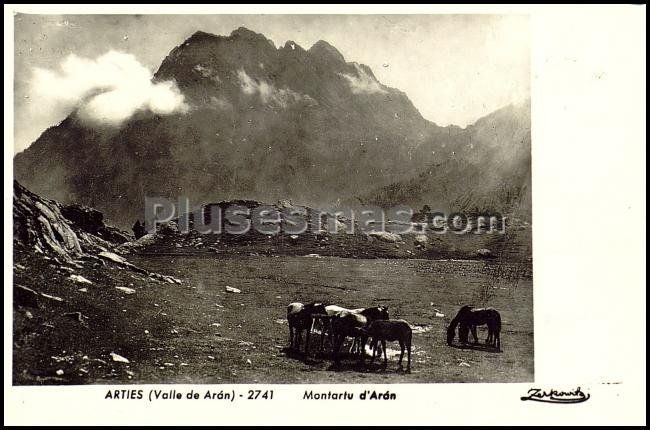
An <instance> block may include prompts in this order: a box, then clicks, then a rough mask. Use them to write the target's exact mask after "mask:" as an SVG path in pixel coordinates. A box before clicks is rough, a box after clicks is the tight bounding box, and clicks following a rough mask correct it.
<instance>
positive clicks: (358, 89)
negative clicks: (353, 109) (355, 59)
mask: <svg viewBox="0 0 650 430" xmlns="http://www.w3.org/2000/svg"><path fill="white" fill-rule="evenodd" d="M354 68H355V69H356V71H357V75H358V76H354V75H347V74H345V73H339V75H341V76H343V77H344V78H345V79H347V80H348V83H349V84H350V89H351V90H352V92H353V93H354V94H361V93H366V94H374V93H385V92H386V90H385V89H383V88H382V87H381V85H380V84H379V82H377V81H376V80H375V79H374V78H373V77H372V76H370V75H369V74H368V73H366V71H365V70H363V69H362V68H361V67H360V66H359V65H358V64H357V63H354Z"/></svg>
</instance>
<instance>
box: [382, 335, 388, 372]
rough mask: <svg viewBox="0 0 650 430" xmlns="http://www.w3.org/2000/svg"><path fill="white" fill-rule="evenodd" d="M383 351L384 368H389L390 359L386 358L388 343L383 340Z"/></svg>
mask: <svg viewBox="0 0 650 430" xmlns="http://www.w3.org/2000/svg"><path fill="white" fill-rule="evenodd" d="M381 349H383V350H384V367H385V366H388V357H387V356H386V341H385V340H383V339H382V341H381Z"/></svg>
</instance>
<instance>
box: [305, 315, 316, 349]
mask: <svg viewBox="0 0 650 430" xmlns="http://www.w3.org/2000/svg"><path fill="white" fill-rule="evenodd" d="M313 326H314V320H312V321H311V322H310V323H309V325H308V326H307V336H306V339H305V356H307V357H309V336H311V329H312V327H313Z"/></svg>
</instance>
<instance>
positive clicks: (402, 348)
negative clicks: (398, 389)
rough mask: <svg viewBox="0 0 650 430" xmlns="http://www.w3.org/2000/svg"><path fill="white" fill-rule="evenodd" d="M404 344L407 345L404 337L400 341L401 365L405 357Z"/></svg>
mask: <svg viewBox="0 0 650 430" xmlns="http://www.w3.org/2000/svg"><path fill="white" fill-rule="evenodd" d="M404 346H405V345H404V341H403V340H402V339H400V341H399V350H400V353H399V366H400V367H402V358H404Z"/></svg>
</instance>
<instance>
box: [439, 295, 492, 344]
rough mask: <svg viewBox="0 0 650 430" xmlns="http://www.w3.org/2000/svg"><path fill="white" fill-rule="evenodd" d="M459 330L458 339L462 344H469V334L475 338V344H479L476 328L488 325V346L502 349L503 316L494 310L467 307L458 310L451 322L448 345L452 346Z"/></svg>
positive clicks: (448, 329)
mask: <svg viewBox="0 0 650 430" xmlns="http://www.w3.org/2000/svg"><path fill="white" fill-rule="evenodd" d="M459 325H460V327H459V328H458V338H459V340H460V341H461V342H462V343H469V339H468V336H469V332H471V333H472V336H473V337H474V343H478V336H477V334H476V326H479V325H487V328H488V336H487V339H486V340H485V343H486V344H487V345H490V346H492V347H494V348H497V349H501V315H500V314H499V312H498V311H497V310H496V309H494V308H482V309H475V308H473V307H472V306H469V305H465V306H463V307H461V308H460V309H459V310H458V313H457V314H456V316H455V317H454V319H453V320H451V323H450V324H449V327H448V328H447V344H448V345H451V343H452V341H453V340H454V336H455V334H456V326H459Z"/></svg>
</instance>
